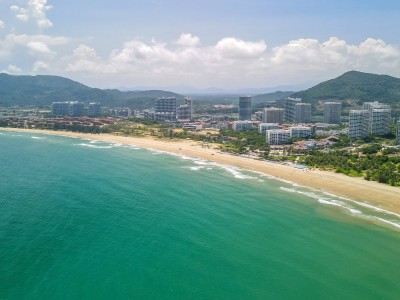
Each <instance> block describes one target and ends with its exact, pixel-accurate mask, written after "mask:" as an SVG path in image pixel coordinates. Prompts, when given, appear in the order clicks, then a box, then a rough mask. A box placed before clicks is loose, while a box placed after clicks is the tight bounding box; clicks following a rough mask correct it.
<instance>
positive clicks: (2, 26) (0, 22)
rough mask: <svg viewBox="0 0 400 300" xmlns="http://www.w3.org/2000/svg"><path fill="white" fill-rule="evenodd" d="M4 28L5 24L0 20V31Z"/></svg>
mask: <svg viewBox="0 0 400 300" xmlns="http://www.w3.org/2000/svg"><path fill="white" fill-rule="evenodd" d="M5 27H6V24H5V23H4V21H2V20H0V29H4V28H5Z"/></svg>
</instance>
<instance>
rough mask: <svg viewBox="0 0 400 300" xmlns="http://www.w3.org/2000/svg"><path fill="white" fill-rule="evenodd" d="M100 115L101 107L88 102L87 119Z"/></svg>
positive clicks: (96, 103) (95, 103) (98, 104)
mask: <svg viewBox="0 0 400 300" xmlns="http://www.w3.org/2000/svg"><path fill="white" fill-rule="evenodd" d="M100 115H101V106H100V103H98V102H90V103H89V106H88V117H98V116H100Z"/></svg>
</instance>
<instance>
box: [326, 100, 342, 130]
mask: <svg viewBox="0 0 400 300" xmlns="http://www.w3.org/2000/svg"><path fill="white" fill-rule="evenodd" d="M341 114H342V103H340V102H325V103H324V123H325V124H338V125H339V124H341Z"/></svg>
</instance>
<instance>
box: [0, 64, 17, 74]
mask: <svg viewBox="0 0 400 300" xmlns="http://www.w3.org/2000/svg"><path fill="white" fill-rule="evenodd" d="M0 73H7V74H10V75H20V74H22V69H20V68H18V67H17V66H16V65H12V64H10V65H8V67H7V69H5V70H1V71H0Z"/></svg>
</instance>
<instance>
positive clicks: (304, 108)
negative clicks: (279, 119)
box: [294, 103, 311, 123]
mask: <svg viewBox="0 0 400 300" xmlns="http://www.w3.org/2000/svg"><path fill="white" fill-rule="evenodd" d="M294 122H295V123H310V122H311V104H310V103H296V104H295V105H294Z"/></svg>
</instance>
